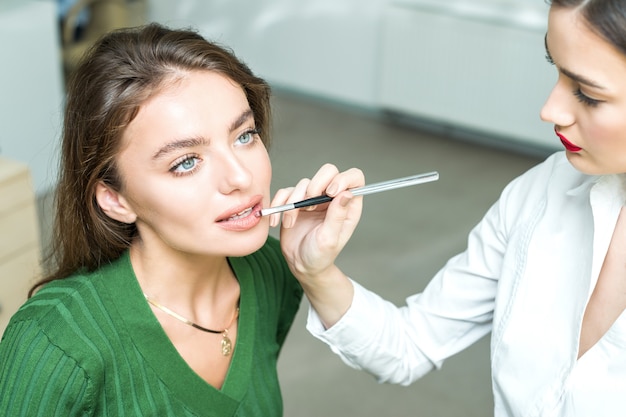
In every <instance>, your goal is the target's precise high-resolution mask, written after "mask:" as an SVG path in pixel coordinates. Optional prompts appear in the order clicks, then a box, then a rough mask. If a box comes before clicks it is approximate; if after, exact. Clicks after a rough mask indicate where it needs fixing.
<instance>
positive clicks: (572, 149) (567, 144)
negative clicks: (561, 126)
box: [554, 127, 583, 152]
mask: <svg viewBox="0 0 626 417" xmlns="http://www.w3.org/2000/svg"><path fill="white" fill-rule="evenodd" d="M554 133H556V135H557V136H558V137H559V139H561V143H562V144H563V146H565V149H566V150H568V151H570V152H580V151H581V150H582V149H583V148H581V147H579V146H576V145H574V144H573V143H572V142H570V141H569V140H567V138H566V137H565V136H563V135H562V134H560V133H559V132H558V131H557V130H556V127H555V128H554Z"/></svg>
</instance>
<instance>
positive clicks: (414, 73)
mask: <svg viewBox="0 0 626 417" xmlns="http://www.w3.org/2000/svg"><path fill="white" fill-rule="evenodd" d="M546 22H547V6H546V5H545V4H539V5H535V4H530V2H528V3H527V4H524V3H520V2H512V1H508V2H505V1H500V2H494V1H484V0H483V1H473V0H449V1H443V2H442V1H440V0H437V1H433V0H404V1H401V0H398V1H396V2H394V3H392V4H390V6H389V7H388V8H387V10H386V12H385V15H384V18H383V30H382V42H381V59H380V60H379V62H380V71H379V73H380V78H379V97H380V104H381V107H382V108H384V109H387V110H391V111H394V112H398V113H401V114H404V115H408V116H413V117H416V118H419V119H424V120H428V121H431V122H435V123H437V124H440V125H443V126H449V127H450V129H465V130H468V131H472V132H475V135H476V136H480V135H483V134H484V135H485V136H486V137H489V136H492V137H493V138H500V139H502V140H507V141H508V140H510V141H514V142H518V143H527V144H530V145H531V146H538V147H542V148H553V147H556V146H557V141H556V140H555V136H554V132H552V130H551V129H552V127H551V126H550V125H549V124H547V123H544V122H542V121H541V120H540V118H539V112H540V110H541V107H542V105H543V103H544V101H545V99H546V98H547V97H548V94H549V93H550V91H551V89H552V87H553V84H554V81H555V80H556V71H555V69H554V68H553V67H551V66H550V65H549V64H548V63H547V62H546V60H545V49H544V36H545V31H546Z"/></svg>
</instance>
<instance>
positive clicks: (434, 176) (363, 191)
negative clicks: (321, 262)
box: [261, 171, 439, 216]
mask: <svg viewBox="0 0 626 417" xmlns="http://www.w3.org/2000/svg"><path fill="white" fill-rule="evenodd" d="M438 179H439V173H438V172H437V171H433V172H426V173H424V174H417V175H411V176H409V177H403V178H396V179H394V180H388V181H382V182H377V183H374V184H369V185H365V186H363V187H357V188H352V189H350V190H348V191H350V192H351V193H352V194H353V195H355V196H358V195H368V194H374V193H380V192H381V191H387V190H394V189H396V188H402V187H409V186H411V185H417V184H423V183H425V182H431V181H436V180H438ZM332 200H333V197H329V196H327V195H321V196H318V197H312V198H307V199H306V200H302V201H298V202H296V203H290V204H284V205H282V206H276V207H269V208H266V209H263V210H261V216H267V215H269V214H274V213H281V212H283V211H287V210H294V209H297V208H303V207H309V206H316V205H318V204H323V203H328V202H330V201H332Z"/></svg>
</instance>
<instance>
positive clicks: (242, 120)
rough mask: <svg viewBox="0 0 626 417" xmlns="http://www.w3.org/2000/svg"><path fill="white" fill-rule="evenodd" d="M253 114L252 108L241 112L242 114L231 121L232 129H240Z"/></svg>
mask: <svg viewBox="0 0 626 417" xmlns="http://www.w3.org/2000/svg"><path fill="white" fill-rule="evenodd" d="M253 116H254V113H252V109H248V110H246V111H244V112H243V113H241V116H239V117H238V118H237V119H236V120H235V121H234V122H233V123H231V125H230V131H231V132H232V131H233V130H236V129H238V128H239V127H241V125H242V124H244V123H245V122H246V121H247V120H248V119H250V118H251V117H253Z"/></svg>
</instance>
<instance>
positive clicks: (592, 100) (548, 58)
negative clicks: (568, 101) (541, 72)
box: [546, 53, 602, 107]
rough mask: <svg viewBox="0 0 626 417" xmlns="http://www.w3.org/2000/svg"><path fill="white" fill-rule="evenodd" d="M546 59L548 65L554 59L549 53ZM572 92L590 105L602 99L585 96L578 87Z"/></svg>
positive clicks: (582, 101)
mask: <svg viewBox="0 0 626 417" xmlns="http://www.w3.org/2000/svg"><path fill="white" fill-rule="evenodd" d="M546 61H548V63H549V64H550V65H554V61H553V60H552V57H551V56H550V54H548V53H546ZM572 93H573V94H574V96H575V97H576V98H577V99H578V101H579V102H581V103H583V104H585V105H587V106H590V107H596V106H597V105H598V104H600V103H601V102H602V101H601V100H595V99H593V98H591V97H589V96H587V95H586V94H585V93H583V92H582V91H581V90H580V88H576V89H575V90H574V91H572Z"/></svg>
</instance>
